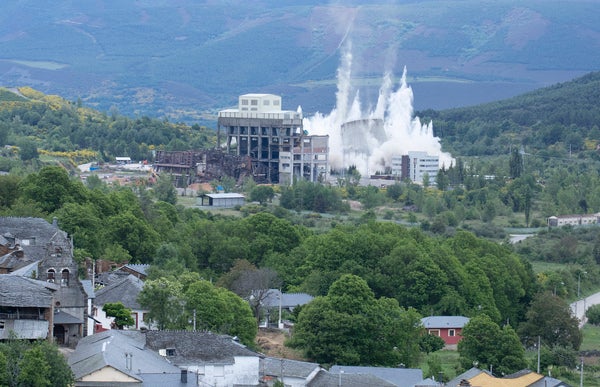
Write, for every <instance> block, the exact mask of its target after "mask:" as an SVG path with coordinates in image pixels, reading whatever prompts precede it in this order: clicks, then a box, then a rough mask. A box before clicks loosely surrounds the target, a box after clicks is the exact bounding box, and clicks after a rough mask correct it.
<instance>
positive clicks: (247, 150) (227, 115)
mask: <svg viewBox="0 0 600 387" xmlns="http://www.w3.org/2000/svg"><path fill="white" fill-rule="evenodd" d="M281 105H282V101H281V97H280V96H278V95H274V94H244V95H241V96H240V97H239V99H238V107H237V109H227V110H221V111H220V112H219V118H218V122H217V145H218V147H220V146H221V129H223V130H224V133H225V135H226V152H227V153H232V154H235V155H237V156H247V157H249V158H250V160H251V164H252V175H253V176H254V178H255V180H256V181H257V182H259V183H279V184H291V183H292V182H293V180H294V179H301V178H302V179H307V180H310V181H317V180H318V179H320V178H326V176H327V174H328V171H329V148H328V142H329V136H309V135H308V134H307V133H305V132H304V130H303V126H302V125H303V124H302V119H303V117H302V112H301V111H300V109H299V110H298V111H291V110H282V109H281Z"/></svg>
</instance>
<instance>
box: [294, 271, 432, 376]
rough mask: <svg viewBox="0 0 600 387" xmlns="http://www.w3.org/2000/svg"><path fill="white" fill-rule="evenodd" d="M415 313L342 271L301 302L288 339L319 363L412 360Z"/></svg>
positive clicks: (415, 354)
mask: <svg viewBox="0 0 600 387" xmlns="http://www.w3.org/2000/svg"><path fill="white" fill-rule="evenodd" d="M419 317H420V316H419V314H418V313H416V312H415V311H414V310H412V311H411V310H409V311H405V310H403V309H401V308H400V306H399V305H398V303H397V301H396V300H394V299H386V298H381V299H376V298H375V296H374V294H373V291H372V290H371V289H370V288H369V286H368V285H367V283H366V282H365V281H364V280H363V279H362V278H360V277H358V276H355V275H350V274H348V275H344V276H342V277H341V278H340V279H339V280H337V281H336V282H334V283H333V284H332V285H331V287H330V289H329V292H328V293H327V296H322V297H317V298H315V299H314V300H313V301H312V302H311V303H309V304H307V305H305V306H304V307H303V308H302V311H301V312H300V315H299V316H298V323H297V324H296V327H295V329H294V336H293V337H292V339H291V342H290V343H291V345H293V346H296V347H299V348H302V349H303V350H304V351H305V352H306V355H307V356H308V357H309V358H311V359H313V360H315V361H317V362H319V363H321V364H347V365H383V366H397V365H398V364H400V363H403V364H405V365H406V366H412V365H414V364H415V363H416V360H417V358H418V352H419V350H418V339H419V336H420V333H421V332H422V328H421V327H420V318H419ZM410 338H413V340H412V341H411V340H410ZM415 349H416V351H415Z"/></svg>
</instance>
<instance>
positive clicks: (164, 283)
mask: <svg viewBox="0 0 600 387" xmlns="http://www.w3.org/2000/svg"><path fill="white" fill-rule="evenodd" d="M138 301H139V303H140V305H142V306H144V307H147V308H148V309H149V312H148V314H147V316H148V318H149V320H150V322H152V323H154V324H156V326H157V327H158V328H159V329H191V328H193V327H194V324H195V327H196V329H206V330H210V331H212V332H215V333H223V334H228V335H231V336H237V337H239V339H240V341H241V342H242V343H244V344H246V345H250V344H252V343H253V342H254V337H255V336H256V332H257V324H256V320H255V319H254V315H253V313H252V310H251V309H250V306H249V305H248V303H247V302H245V301H244V300H243V299H241V298H240V297H239V296H237V295H236V294H234V293H233V292H231V291H229V290H227V289H224V288H220V287H216V286H215V285H213V284H212V283H210V282H209V281H206V280H202V279H200V277H199V276H198V275H197V274H196V273H184V274H181V275H180V276H179V277H178V278H173V277H170V278H167V277H161V278H158V279H155V280H151V279H149V280H146V283H145V284H144V288H143V289H142V291H141V293H140V295H139V297H138Z"/></svg>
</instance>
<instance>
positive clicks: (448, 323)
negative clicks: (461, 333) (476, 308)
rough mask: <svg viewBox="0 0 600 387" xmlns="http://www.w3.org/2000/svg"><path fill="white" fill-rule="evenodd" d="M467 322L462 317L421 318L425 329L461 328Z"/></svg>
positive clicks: (465, 318) (466, 318)
mask: <svg viewBox="0 0 600 387" xmlns="http://www.w3.org/2000/svg"><path fill="white" fill-rule="evenodd" d="M468 322H469V318H468V317H463V316H429V317H423V318H422V319H421V323H423V326H424V327H425V328H428V329H430V328H463V327H464V326H465V325H466V324H467V323H468Z"/></svg>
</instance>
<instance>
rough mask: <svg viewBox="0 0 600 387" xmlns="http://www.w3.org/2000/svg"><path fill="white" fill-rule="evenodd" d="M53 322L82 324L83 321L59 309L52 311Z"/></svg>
mask: <svg viewBox="0 0 600 387" xmlns="http://www.w3.org/2000/svg"><path fill="white" fill-rule="evenodd" d="M53 321H54V324H82V323H83V321H81V320H80V319H78V318H77V317H75V316H71V315H70V314H68V313H66V312H63V311H62V310H61V311H58V312H56V311H55V312H54V320H53Z"/></svg>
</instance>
